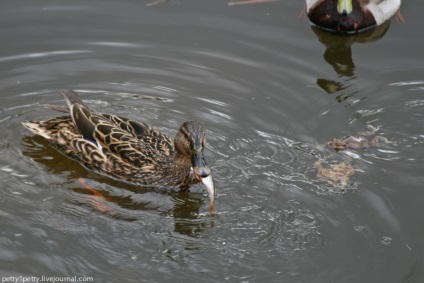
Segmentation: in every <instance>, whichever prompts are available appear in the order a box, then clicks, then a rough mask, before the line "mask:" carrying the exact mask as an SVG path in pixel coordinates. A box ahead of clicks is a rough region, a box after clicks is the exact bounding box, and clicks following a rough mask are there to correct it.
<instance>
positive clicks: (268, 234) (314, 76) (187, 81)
mask: <svg viewBox="0 0 424 283" xmlns="http://www.w3.org/2000/svg"><path fill="white" fill-rule="evenodd" d="M302 8H303V2H301V1H295V0H285V1H279V2H273V3H267V4H257V5H235V6H228V5H227V3H226V2H225V1H218V2H217V1H200V2H199V1H189V0H187V1H186V0H182V1H164V2H149V1H137V2H135V1H90V2H87V1H66V0H65V1H60V2H54V3H53V2H50V1H32V2H28V3H25V5H22V3H21V4H20V3H17V2H16V3H15V2H9V3H3V8H2V9H1V11H0V19H1V20H0V21H1V23H2V25H1V26H2V28H1V29H0V36H1V38H2V45H1V46H0V66H1V68H0V97H1V104H0V137H1V138H0V176H1V177H0V188H1V189H0V204H1V205H0V215H1V218H0V224H1V227H2V229H1V232H0V249H1V252H0V274H1V276H20V275H22V276H42V275H44V276H83V275H85V276H90V277H93V278H94V280H95V281H94V282H171V281H172V282H200V281H202V282H422V280H423V278H424V268H423V265H424V252H423V250H424V245H423V243H422V227H423V224H424V223H423V220H422V215H424V208H423V205H422V203H423V201H424V192H423V185H422V184H423V183H424V177H423V174H422V172H423V166H424V151H423V144H424V128H423V123H422V121H423V118H424V115H423V113H424V111H423V110H424V109H423V107H424V100H423V94H424V77H423V71H424V60H423V59H424V58H423V54H422V50H423V49H424V41H423V38H422V32H421V29H420V26H421V22H420V21H419V19H421V15H420V13H418V11H421V10H422V9H424V4H422V3H414V6H413V5H411V4H410V3H409V2H405V3H404V5H403V7H402V14H403V17H404V18H405V20H406V24H402V23H400V22H398V21H396V20H395V19H393V20H392V21H391V22H388V23H386V24H385V25H383V26H381V27H380V28H379V29H376V30H374V31H372V32H370V33H367V34H363V35H361V36H355V37H337V36H333V35H329V34H326V33H322V32H320V31H318V30H316V29H314V28H312V27H311V26H310V25H309V23H308V21H307V20H306V19H304V18H302V16H300V17H299V15H300V14H301V11H302ZM420 8H422V9H421V10H420ZM63 89H74V90H75V91H77V92H78V93H80V94H81V96H82V97H83V99H84V101H85V102H86V103H87V105H89V106H90V107H91V108H93V109H95V110H98V111H104V112H106V113H113V114H119V115H121V116H125V117H129V118H132V119H137V120H140V121H142V122H146V123H149V124H151V125H153V126H154V127H156V128H158V129H160V130H161V131H163V132H165V133H166V134H169V135H171V136H173V135H175V133H176V131H177V129H178V128H179V127H180V125H181V124H182V123H183V122H184V121H187V120H197V121H200V122H201V123H202V124H203V125H204V127H205V128H206V129H207V142H208V147H207V151H206V158H207V161H208V164H209V165H210V166H211V168H212V171H213V174H214V179H215V182H216V184H217V192H218V195H217V200H216V204H215V209H216V214H215V215H210V214H209V213H208V203H209V202H208V198H207V195H206V193H205V192H204V191H203V189H202V187H201V186H193V187H192V189H191V192H188V193H158V192H155V191H151V190H146V189H140V188H136V187H133V186H128V185H126V184H123V183H120V182H117V181H113V180H110V179H108V178H105V177H101V176H98V175H96V174H94V173H90V172H88V171H86V170H85V169H84V168H83V167H82V166H81V165H79V164H78V163H76V162H74V161H72V160H70V159H67V158H66V157H64V156H62V155H61V154H60V153H58V152H56V151H55V150H54V149H53V148H52V147H51V146H50V145H49V143H48V142H47V141H45V140H43V138H40V137H36V136H34V135H33V134H31V133H30V132H29V131H28V130H26V129H24V128H23V127H22V126H21V122H22V121H25V120H28V119H35V120H43V119H47V118H49V117H52V116H54V115H58V113H56V112H54V111H51V110H46V109H43V107H42V104H56V105H64V103H63V101H62V98H61V96H60V95H59V94H58V92H59V91H60V90H63ZM369 124H370V125H373V126H375V127H378V128H379V131H378V135H381V136H384V137H385V138H387V139H388V140H389V141H390V143H386V144H380V145H378V146H375V147H369V148H365V149H360V150H349V151H343V152H336V151H334V150H332V149H330V148H329V147H328V146H327V145H326V143H327V142H328V141H329V140H331V139H333V138H341V137H343V136H345V135H357V134H358V133H359V132H361V131H364V130H366V126H367V125H369ZM324 158H325V161H324V164H325V165H327V166H329V165H331V164H337V163H341V162H348V163H349V164H351V165H352V166H354V167H355V169H356V172H355V174H354V175H353V176H351V177H350V178H349V180H348V182H347V184H346V185H345V186H343V187H334V186H333V185H332V184H331V183H330V182H327V181H325V180H322V179H320V178H318V177H317V169H316V168H315V167H314V163H315V162H316V161H318V160H321V159H324ZM79 178H84V180H85V181H86V182H87V184H88V185H89V186H90V187H92V188H93V190H89V189H87V188H86V187H84V186H83V185H82V184H81V183H80V182H79V181H78V179H79Z"/></svg>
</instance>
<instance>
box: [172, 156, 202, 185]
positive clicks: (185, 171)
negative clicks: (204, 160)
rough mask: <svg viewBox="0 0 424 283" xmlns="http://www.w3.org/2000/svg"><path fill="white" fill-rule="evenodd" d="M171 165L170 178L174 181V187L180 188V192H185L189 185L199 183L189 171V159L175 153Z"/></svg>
mask: <svg viewBox="0 0 424 283" xmlns="http://www.w3.org/2000/svg"><path fill="white" fill-rule="evenodd" d="M173 164H174V166H172V172H171V178H173V179H174V180H175V181H176V186H178V187H180V188H181V189H182V190H186V189H188V188H189V187H190V185H192V184H195V183H198V182H199V180H198V179H197V177H196V175H195V174H194V173H193V170H192V169H191V160H190V157H187V156H186V155H182V154H178V153H176V154H175V155H174V162H173Z"/></svg>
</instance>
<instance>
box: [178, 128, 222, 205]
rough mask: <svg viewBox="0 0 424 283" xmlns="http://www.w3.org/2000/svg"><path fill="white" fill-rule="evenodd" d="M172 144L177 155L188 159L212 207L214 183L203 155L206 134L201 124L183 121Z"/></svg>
mask: <svg viewBox="0 0 424 283" xmlns="http://www.w3.org/2000/svg"><path fill="white" fill-rule="evenodd" d="M174 144H175V149H176V152H177V155H179V156H183V157H184V159H189V160H190V163H191V168H192V170H193V172H194V174H195V175H196V177H197V179H198V180H199V181H201V182H202V183H203V184H204V185H205V187H206V189H207V191H208V194H209V197H210V200H211V209H212V207H213V202H214V198H215V185H214V183H213V180H212V175H211V170H210V168H209V166H208V165H207V163H206V161H205V157H204V155H203V152H204V151H205V147H206V136H205V131H204V130H203V127H202V125H201V124H200V123H198V122H194V121H189V122H185V123H184V124H183V125H182V126H181V128H180V130H179V131H178V133H177V135H176V136H175V141H174Z"/></svg>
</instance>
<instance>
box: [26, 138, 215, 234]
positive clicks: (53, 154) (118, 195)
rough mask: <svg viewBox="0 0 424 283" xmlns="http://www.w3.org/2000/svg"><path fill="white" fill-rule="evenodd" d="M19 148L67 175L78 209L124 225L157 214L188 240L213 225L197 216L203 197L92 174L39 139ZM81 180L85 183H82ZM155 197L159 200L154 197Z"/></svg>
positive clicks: (37, 160) (208, 219)
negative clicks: (143, 214)
mask: <svg viewBox="0 0 424 283" xmlns="http://www.w3.org/2000/svg"><path fill="white" fill-rule="evenodd" d="M22 144H23V148H24V150H23V152H22V153H23V155H25V156H27V157H29V158H31V159H32V160H34V161H36V162H37V163H39V164H41V165H43V166H44V167H45V168H46V169H47V170H48V172H50V173H53V175H54V174H57V175H59V174H64V173H65V174H66V175H67V179H68V181H69V182H72V183H74V184H75V185H69V188H70V189H71V190H72V191H74V192H76V193H78V194H80V196H81V197H78V198H76V199H75V198H73V199H72V200H71V201H72V203H74V204H76V205H78V206H86V207H89V208H90V209H93V210H94V211H97V212H99V213H101V214H103V215H106V216H108V217H111V218H113V219H119V220H124V221H137V220H138V219H139V218H138V215H139V214H140V211H156V212H159V213H160V214H166V215H169V216H171V217H173V218H174V232H176V233H179V234H182V235H187V236H190V237H197V236H198V235H199V233H202V232H203V231H204V230H205V229H206V227H210V226H211V225H213V223H211V221H212V222H213V219H211V218H210V217H209V216H207V217H204V216H202V214H201V213H200V210H201V207H202V206H204V205H205V200H204V198H203V194H196V193H189V192H180V193H173V192H169V191H158V190H157V189H156V188H140V187H138V186H134V185H131V184H126V183H122V182H119V181H116V180H113V179H110V178H107V177H104V176H101V175H98V174H95V173H91V172H90V171H87V170H86V169H85V168H84V167H83V166H81V165H79V164H78V163H76V162H74V161H72V160H71V159H67V158H64V157H63V155H62V154H61V153H59V152H58V151H57V150H55V149H54V148H52V147H51V146H50V145H49V142H48V141H46V140H45V139H44V138H42V137H40V136H25V137H23V139H22ZM82 176H84V177H86V178H87V179H82V178H81V177H82ZM75 180H78V181H75ZM93 183H94V184H93ZM196 188H197V187H196V186H194V187H193V189H194V190H195V191H199V192H202V188H201V185H200V184H199V188H197V189H198V190H196ZM152 190H153V191H154V193H153V194H152ZM158 193H159V194H160V197H156V195H157V194H158ZM68 201H70V200H68Z"/></svg>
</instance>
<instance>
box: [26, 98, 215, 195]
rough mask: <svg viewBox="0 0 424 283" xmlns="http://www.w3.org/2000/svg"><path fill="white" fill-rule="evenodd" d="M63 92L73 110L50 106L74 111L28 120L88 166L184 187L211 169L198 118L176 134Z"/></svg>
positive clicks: (114, 174) (138, 179) (147, 183)
mask: <svg viewBox="0 0 424 283" xmlns="http://www.w3.org/2000/svg"><path fill="white" fill-rule="evenodd" d="M61 93H62V95H63V96H64V98H65V101H66V102H67V105H68V107H69V110H68V109H67V108H63V107H60V106H48V107H47V108H50V109H54V110H58V111H62V112H63V111H69V112H70V114H71V115H70V116H69V115H67V116H60V117H56V118H52V119H50V120H47V121H27V122H24V123H23V125H24V126H25V127H26V128H28V129H29V130H31V131H32V132H34V133H36V134H38V135H41V136H43V137H45V138H46V139H48V140H50V141H51V143H52V145H53V146H54V147H56V148H57V149H58V150H59V151H60V152H62V153H64V154H65V155H67V156H69V157H71V158H73V159H75V160H77V161H78V162H80V163H81V164H82V165H84V166H85V167H86V168H88V169H90V170H93V171H96V172H98V173H101V174H105V175H108V176H111V177H114V178H116V179H120V180H123V181H126V182H129V183H132V184H136V185H142V186H150V187H158V188H171V189H172V188H174V189H176V188H180V189H182V190H185V189H187V188H189V187H190V185H192V184H195V183H198V182H200V181H201V180H202V178H204V179H206V177H208V176H209V175H210V169H209V167H208V166H207V165H206V162H205V161H204V158H203V150H204V148H205V132H204V130H203V128H202V126H201V125H200V124H199V123H198V122H193V121H190V122H185V123H184V124H183V125H182V126H181V128H180V130H179V131H178V133H177V135H176V138H175V140H172V139H171V138H170V137H168V136H166V135H164V134H163V133H161V132H159V131H157V130H155V129H154V128H152V127H150V126H149V125H147V124H144V123H141V122H136V121H132V120H129V119H127V118H123V117H119V116H115V115H109V114H103V113H98V112H94V111H92V110H90V109H89V108H88V107H87V106H86V105H85V104H84V103H83V102H82V100H81V98H80V97H79V96H78V95H77V94H76V93H75V92H73V91H64V92H61ZM202 181H203V180H202ZM208 190H209V188H208ZM213 190H214V189H213ZM213 192H214V191H213ZM211 198H213V197H211Z"/></svg>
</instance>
